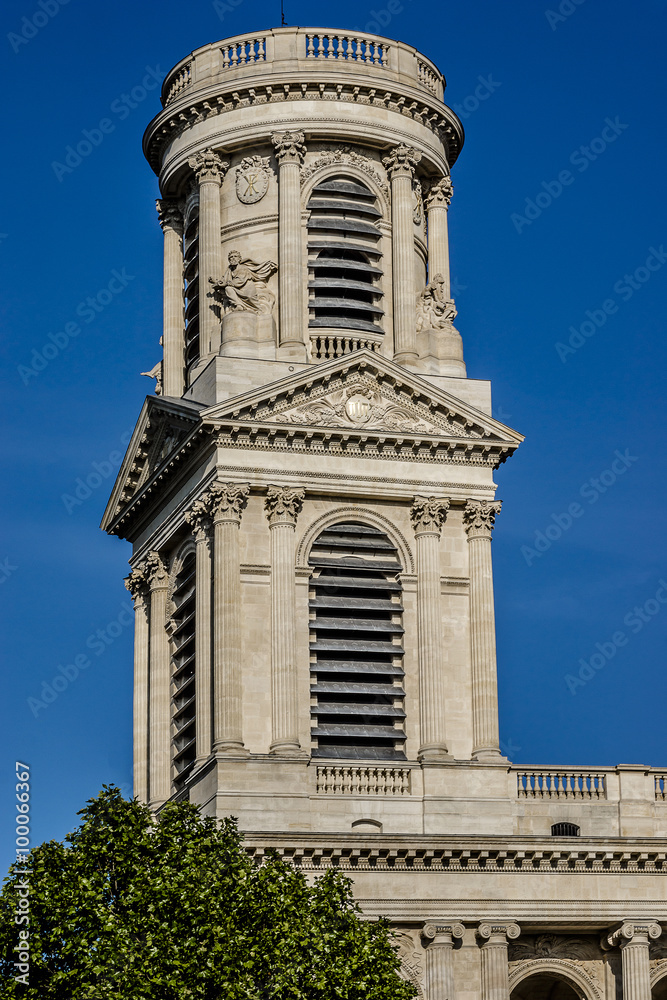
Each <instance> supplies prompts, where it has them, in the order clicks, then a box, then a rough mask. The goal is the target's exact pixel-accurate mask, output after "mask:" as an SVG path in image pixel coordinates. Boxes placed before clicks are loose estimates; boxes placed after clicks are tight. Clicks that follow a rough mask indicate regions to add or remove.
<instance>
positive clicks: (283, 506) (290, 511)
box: [264, 486, 306, 525]
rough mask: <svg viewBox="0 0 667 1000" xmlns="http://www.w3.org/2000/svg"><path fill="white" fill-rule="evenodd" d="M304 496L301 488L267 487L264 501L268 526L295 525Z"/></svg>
mask: <svg viewBox="0 0 667 1000" xmlns="http://www.w3.org/2000/svg"><path fill="white" fill-rule="evenodd" d="M305 495H306V491H305V489H303V488H302V487H298V486H297V487H292V486H269V488H268V491H267V494H266V499H265V501H264V507H265V509H266V516H267V517H268V519H269V524H270V525H273V524H277V523H281V522H282V523H283V524H285V523H289V524H296V519H297V517H298V516H299V513H300V511H301V507H302V506H303V500H304V497H305Z"/></svg>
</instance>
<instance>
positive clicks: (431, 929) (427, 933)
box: [422, 923, 466, 941]
mask: <svg viewBox="0 0 667 1000" xmlns="http://www.w3.org/2000/svg"><path fill="white" fill-rule="evenodd" d="M465 932H466V929H465V927H464V926H463V924H460V923H455V924H424V926H423V927H422V936H423V937H425V938H427V939H428V940H430V941H432V940H433V938H434V937H435V936H436V934H451V936H452V937H453V938H457V939H460V938H462V937H463V936H464V934H465Z"/></svg>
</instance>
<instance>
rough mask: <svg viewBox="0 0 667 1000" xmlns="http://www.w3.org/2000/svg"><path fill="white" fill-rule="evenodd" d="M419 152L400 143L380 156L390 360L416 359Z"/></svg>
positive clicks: (404, 363)
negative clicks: (385, 182)
mask: <svg viewBox="0 0 667 1000" xmlns="http://www.w3.org/2000/svg"><path fill="white" fill-rule="evenodd" d="M420 159H421V153H420V152H419V151H418V150H416V149H413V148H412V147H411V146H406V145H404V144H403V143H401V144H400V146H396V148H395V149H393V150H392V151H391V153H390V154H389V156H385V157H383V159H382V162H383V163H384V165H385V167H386V169H387V173H388V174H389V177H390V179H391V230H392V234H391V247H392V257H391V259H392V279H393V296H394V297H393V303H394V361H396V362H397V363H398V364H401V365H406V364H414V363H415V362H416V361H417V308H416V289H415V237H414V222H413V219H412V179H413V177H414V173H415V166H416V165H417V163H419V161H420Z"/></svg>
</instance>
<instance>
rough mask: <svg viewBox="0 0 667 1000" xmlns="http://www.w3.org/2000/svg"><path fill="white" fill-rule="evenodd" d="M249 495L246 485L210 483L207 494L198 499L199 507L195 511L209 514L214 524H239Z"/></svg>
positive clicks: (248, 488)
mask: <svg viewBox="0 0 667 1000" xmlns="http://www.w3.org/2000/svg"><path fill="white" fill-rule="evenodd" d="M249 493H250V487H249V486H248V485H247V483H217V482H215V483H211V485H210V487H209V489H208V490H207V492H206V493H204V494H202V496H201V497H200V498H199V503H200V504H201V507H198V508H197V509H198V511H199V510H201V511H206V512H208V513H210V516H211V517H212V518H213V521H214V523H215V522H216V521H236V522H237V523H239V522H240V520H241V515H242V514H243V511H244V510H245V507H246V504H247V503H248V495H249ZM193 507H194V505H193Z"/></svg>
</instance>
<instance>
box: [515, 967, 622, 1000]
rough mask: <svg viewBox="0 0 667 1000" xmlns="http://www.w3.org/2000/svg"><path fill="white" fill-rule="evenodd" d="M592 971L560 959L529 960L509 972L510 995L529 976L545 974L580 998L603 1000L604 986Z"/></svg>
mask: <svg viewBox="0 0 667 1000" xmlns="http://www.w3.org/2000/svg"><path fill="white" fill-rule="evenodd" d="M593 970H594V966H588V967H584V966H583V965H582V964H581V963H580V962H570V961H566V960H565V959H562V958H534V959H530V960H529V961H527V962H521V963H520V964H517V965H515V966H514V968H513V969H511V970H510V974H509V989H510V994H511V993H513V992H514V990H515V989H516V987H517V986H518V985H519V984H520V983H523V982H525V981H526V980H527V979H529V978H530V977H531V976H539V975H544V974H545V973H546V974H548V975H550V976H552V977H555V978H556V979H561V980H563V981H564V982H566V983H567V984H568V985H569V986H572V987H574V990H575V992H576V993H577V994H578V995H579V996H580V997H586V998H588V1000H603V997H604V996H605V989H604V985H603V984H602V983H600V981H599V980H598V977H597V975H596V974H595V973H594V971H593Z"/></svg>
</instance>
